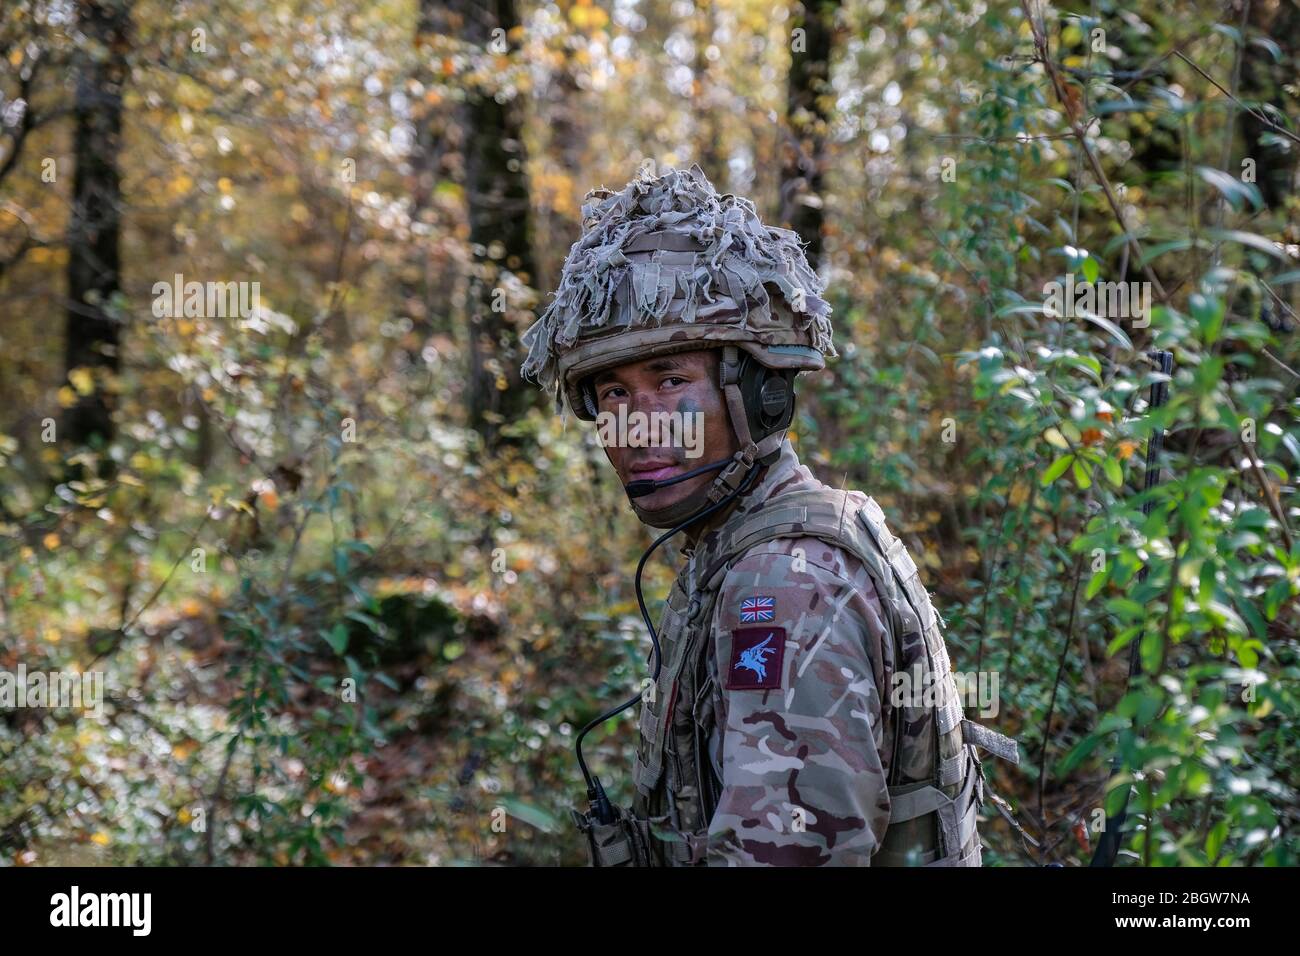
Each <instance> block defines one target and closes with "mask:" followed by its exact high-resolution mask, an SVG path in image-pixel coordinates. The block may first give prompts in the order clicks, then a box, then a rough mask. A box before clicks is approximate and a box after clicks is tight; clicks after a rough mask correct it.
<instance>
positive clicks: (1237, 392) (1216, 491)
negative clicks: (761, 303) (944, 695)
mask: <svg viewBox="0 0 1300 956" xmlns="http://www.w3.org/2000/svg"><path fill="white" fill-rule="evenodd" d="M0 64H2V66H0V311H2V314H3V321H2V322H0V575H2V577H3V579H2V580H0V669H3V670H7V671H11V672H12V671H15V670H16V669H17V668H18V666H19V665H20V664H21V665H23V666H25V667H26V669H27V670H28V671H29V672H30V671H36V670H43V671H56V670H62V671H67V670H73V671H77V670H81V671H92V670H102V671H103V672H105V674H106V677H107V682H108V688H109V696H108V698H107V699H106V700H105V702H104V714H103V717H102V718H100V719H94V718H92V717H89V716H87V715H86V714H84V713H82V712H80V711H78V710H74V709H44V710H43V709H38V708H30V707H29V708H17V709H12V710H6V711H3V712H0V865H10V864H16V865H39V864H55V863H96V862H103V863H177V864H181V863H184V864H200V863H219V864H234V863H280V864H284V863H335V864H348V863H367V864H373V863H419V864H426V863H437V864H467V865H483V864H489V863H501V864H514V865H518V864H542V865H548V864H557V863H563V864H579V863H582V862H584V861H585V855H584V851H583V848H582V846H581V844H580V842H579V840H578V839H577V838H576V835H575V833H574V832H573V830H572V828H571V824H570V822H569V821H568V818H567V807H568V806H570V805H574V804H578V803H580V802H581V798H582V789H581V786H580V781H579V777H578V774H577V770H576V766H575V764H574V761H573V758H572V751H571V744H572V737H573V733H574V729H575V727H580V726H581V725H582V724H583V723H585V722H586V721H587V720H589V719H591V718H592V717H593V716H594V715H595V714H597V713H598V712H599V710H600V709H602V708H604V707H606V706H609V705H610V704H611V703H612V702H614V701H616V700H620V699H623V698H624V697H626V696H627V695H628V694H629V692H630V691H631V689H633V688H634V687H635V686H636V685H637V683H638V681H639V679H640V677H641V676H642V671H643V668H644V660H645V653H646V649H647V638H646V637H645V635H644V633H643V627H642V624H641V622H640V620H639V617H638V614H637V611H636V602H635V597H634V594H633V590H632V570H633V567H634V561H635V559H636V557H637V556H638V555H639V554H640V552H641V551H642V550H643V549H644V547H645V545H646V544H647V543H648V541H649V537H648V534H649V533H648V531H647V530H646V529H645V528H643V527H642V526H641V525H640V524H639V523H638V522H637V521H636V520H635V518H634V517H633V515H632V514H631V512H630V510H629V509H628V507H627V504H626V498H625V497H624V495H623V494H622V492H621V489H620V488H619V486H618V484H617V482H616V481H615V480H614V477H613V475H612V473H611V472H610V470H609V469H608V467H607V465H606V463H605V459H604V455H603V452H602V451H601V449H600V447H599V445H598V443H597V442H596V440H595V435H594V431H593V430H592V429H591V428H590V427H588V426H584V425H582V424H581V423H579V422H576V421H574V420H572V419H569V420H567V421H566V420H565V419H564V418H563V417H561V416H557V415H555V413H554V406H553V403H552V401H551V399H550V397H548V396H545V395H542V394H540V393H538V391H537V390H536V389H535V388H533V387H531V386H530V385H528V384H527V383H522V382H520V380H519V376H518V366H519V363H520V361H521V358H522V356H521V355H520V352H519V349H518V347H517V340H518V336H519V334H520V332H521V331H522V330H523V329H524V328H526V327H527V325H528V324H529V323H530V322H531V321H532V320H533V318H534V316H535V314H536V313H537V312H538V311H539V309H540V307H542V306H543V305H544V302H545V301H546V297H547V296H548V295H549V293H550V291H551V290H553V289H554V287H555V283H556V280H557V278H558V273H559V268H560V265H561V263H562V262H563V259H564V256H565V254H566V252H567V250H568V248H569V246H570V244H571V243H572V242H573V241H574V240H576V239H577V238H578V235H579V231H580V218H581V213H580V206H581V202H582V197H583V195H584V193H585V192H586V191H587V190H588V189H591V188H594V187H597V186H600V185H606V186H609V187H611V188H615V189H617V188H621V187H622V186H623V184H624V183H626V182H627V181H628V180H629V179H631V178H632V177H633V176H635V175H636V174H637V172H638V171H639V170H641V169H646V170H647V171H650V172H655V171H657V170H659V169H662V168H663V167H664V166H668V165H671V166H689V165H690V164H691V163H692V162H698V163H699V164H700V165H701V167H702V168H703V169H704V170H705V172H706V173H707V174H708V176H709V177H710V179H711V180H712V181H713V182H714V184H715V185H716V186H717V187H718V189H719V191H722V192H734V193H738V194H742V195H745V196H748V197H750V198H751V199H752V200H753V201H754V202H755V204H756V205H757V207H758V210H759V213H760V215H761V216H762V217H763V219H764V221H765V222H767V223H769V224H774V225H784V226H787V227H789V228H794V229H797V230H798V231H799V232H800V234H801V235H802V236H803V237H804V238H805V240H806V241H807V242H808V254H809V257H810V259H811V260H812V261H814V264H815V265H816V266H817V267H818V268H819V270H820V272H821V274H822V275H823V276H824V278H825V279H826V281H827V283H828V287H829V288H828V295H827V298H828V299H829V300H830V301H831V303H832V305H833V306H834V309H835V313H834V315H833V317H832V318H833V321H834V324H835V327H836V337H837V343H838V345H839V349H840V352H841V357H840V358H839V359H838V360H837V361H834V362H833V363H832V364H831V367H830V368H829V369H828V370H827V371H826V372H823V373H819V374H818V375H816V376H812V377H807V378H804V379H801V388H800V397H799V409H798V417H797V420H796V424H795V427H794V430H793V441H794V442H795V445H796V447H797V449H798V450H799V452H800V454H801V456H802V457H803V460H804V462H805V463H806V464H808V465H809V466H810V467H813V468H814V469H815V470H816V471H817V472H818V474H819V475H820V476H821V477H822V478H823V479H824V480H826V481H827V482H828V483H830V484H833V485H835V486H837V487H838V486H840V484H841V483H845V482H846V483H847V484H848V485H849V486H850V487H858V488H861V489H863V490H865V491H866V492H868V493H869V494H872V495H874V496H875V497H876V498H877V499H878V500H879V501H880V502H881V504H882V506H884V507H885V510H886V512H887V514H888V515H889V518H890V520H891V523H892V524H893V526H894V528H895V530H896V531H897V532H898V533H900V534H901V535H902V536H903V537H904V538H905V540H906V541H907V543H908V546H909V549H910V550H911V551H912V553H913V554H914V555H916V556H917V558H918V561H922V559H923V572H922V577H923V580H924V581H925V582H926V584H927V586H928V587H929V588H930V590H931V591H932V593H934V595H935V602H936V605H937V606H938V608H939V609H940V611H941V613H942V614H943V615H944V617H945V618H946V621H947V630H946V636H947V640H948V642H949V648H950V653H951V655H952V657H953V661H954V666H955V667H956V668H957V669H958V670H973V669H977V668H978V669H982V670H985V671H996V672H997V673H998V675H999V678H1000V690H1001V699H1000V711H999V713H998V716H997V717H996V718H995V719H991V720H988V721H987V722H988V723H989V724H990V725H992V726H996V727H997V728H998V729H1000V730H1002V731H1004V732H1006V733H1009V734H1014V735H1017V736H1018V737H1019V738H1020V740H1021V742H1022V744H1023V748H1022V762H1021V765H1020V766H1019V767H1018V768H1007V767H1005V766H996V767H995V766H994V764H998V763H999V762H998V761H990V762H989V768H988V769H989V770H990V771H991V772H994V773H996V774H997V776H996V779H995V783H996V786H997V788H998V790H999V792H1001V793H1002V794H1004V795H1005V796H1006V797H1007V798H1008V799H1009V800H1010V802H1011V804H1012V805H1013V806H1014V807H1015V809H1016V812H1017V816H1018V818H1019V819H1020V821H1021V822H1022V824H1023V825H1024V827H1025V829H1026V831H1027V832H1028V833H1029V834H1030V835H1031V836H1032V837H1033V838H1034V839H1035V840H1036V841H1037V842H1038V843H1039V846H1038V847H1037V848H1035V847H1034V846H1033V845H1031V844H1030V843H1027V842H1026V841H1024V840H1022V839H1021V838H1020V837H1019V836H1018V835H1017V834H1016V833H1015V832H1014V831H1013V830H1012V829H1011V828H1010V827H1009V826H1008V825H1007V824H1006V823H1005V822H1003V821H1002V820H1001V819H1000V818H999V816H998V815H997V814H996V813H992V814H990V817H991V819H990V820H989V821H988V822H986V823H985V824H983V825H982V827H981V829H982V832H983V833H984V835H985V839H986V842H987V843H988V844H989V845H990V850H989V851H986V853H985V861H986V863H991V864H994V865H998V864H1001V865H1025V864H1030V863H1041V862H1047V861H1062V862H1065V863H1066V864H1067V865H1080V864H1083V863H1086V861H1087V859H1088V858H1089V856H1090V851H1091V848H1092V847H1093V846H1094V845H1095V842H1096V839H1097V835H1098V832H1099V829H1100V826H1101V821H1102V820H1103V819H1104V817H1103V814H1104V812H1105V810H1106V806H1107V801H1108V800H1109V802H1110V804H1111V807H1110V808H1111V810H1112V812H1113V809H1114V805H1115V804H1114V801H1115V800H1116V799H1117V798H1118V795H1119V794H1121V793H1122V790H1123V787H1124V786H1126V785H1127V784H1128V782H1130V781H1135V782H1136V789H1135V791H1134V796H1133V799H1132V801H1131V804H1130V818H1129V819H1130V822H1129V826H1130V828H1131V830H1132V832H1131V834H1130V835H1129V837H1128V839H1127V840H1126V842H1125V849H1124V852H1123V854H1122V855H1121V858H1120V862H1121V864H1124V865H1129V864H1143V865H1263V864H1295V863H1296V862H1297V855H1298V854H1300V831H1298V830H1297V825H1298V824H1300V819H1298V816H1300V809H1298V801H1297V798H1296V791H1297V786H1300V779H1298V777H1300V754H1298V753H1297V747H1298V745H1300V723H1298V722H1300V701H1298V700H1297V685H1296V677H1297V669H1298V662H1297V650H1298V648H1300V626H1298V625H1297V615H1296V596H1297V593H1300V545H1297V542H1296V535H1297V525H1298V522H1300V509H1298V508H1297V503H1296V496H1295V485H1296V481H1295V475H1296V473H1297V469H1300V440H1298V437H1300V436H1298V429H1297V419H1298V418H1300V399H1298V397H1297V396H1298V394H1300V393H1298V392H1297V384H1298V383H1300V373H1298V372H1297V368H1300V346H1298V345H1297V318H1296V309H1297V306H1298V304H1300V295H1297V289H1300V199H1298V198H1297V193H1296V182H1297V176H1298V175H1300V152H1298V150H1300V139H1298V138H1297V120H1298V119H1300V88H1298V86H1297V84H1298V83H1300V2H1298V0H1227V2H1220V3H1210V2H1199V0H1198V2H1182V3H1178V4H1176V5H1170V4H1161V3H1153V2H1148V3H1141V4H1137V5H1134V4H1130V3H1118V2H1115V0H1080V2H1078V3H1075V4H1061V3H1047V2H1042V0H1024V2H1023V3H1022V2H1010V0H990V2H983V0H934V2H929V0H926V2H923V0H889V2H887V0H844V2H826V3H821V4H817V3H813V2H811V0H808V2H806V3H805V4H804V5H802V6H801V5H799V4H798V3H786V2H782V0H672V2H667V0H665V2H650V0H556V2H529V0H481V2H472V0H448V2H442V3H440V2H435V0H376V2H373V3H368V4H341V3H333V2H326V0H294V2H287V0H286V2H275V0H222V2H220V3H218V2H215V0H193V2H189V0H179V2H162V0H5V3H4V4H3V9H2V10H0ZM178 276H181V277H183V278H182V279H177V278H176V277H178ZM1067 276H1073V277H1074V278H1073V281H1075V282H1078V283H1083V282H1085V281H1093V282H1097V281H1102V280H1109V281H1133V282H1143V283H1148V284H1149V285H1147V286H1146V288H1147V289H1148V290H1149V291H1150V292H1151V295H1152V299H1151V304H1152V308H1151V311H1150V315H1149V317H1148V318H1149V322H1144V321H1142V320H1141V318H1140V317H1139V318H1136V319H1135V318H1134V317H1133V316H1114V315H1110V316H1108V315H1106V314H1105V313H1104V312H1102V311H1101V310H1096V311H1095V312H1093V313H1089V314H1075V315H1062V314H1060V313H1059V310H1057V312H1056V314H1053V310H1052V309H1050V308H1047V307H1046V306H1045V295H1044V285H1045V283H1049V282H1052V281H1062V282H1063V281H1065V279H1066V277H1067ZM188 282H199V283H223V284H224V283H248V284H249V285H247V286H242V287H241V288H243V289H245V290H248V289H252V288H253V287H252V286H251V283H254V282H256V283H257V286H256V288H255V290H254V291H255V293H256V296H257V299H256V307H255V308H249V309H247V310H245V311H246V312H247V314H230V313H229V312H226V313H220V314H218V313H216V312H214V311H213V309H212V308H210V307H205V306H210V303H207V302H204V303H199V302H197V301H196V302H195V303H194V305H195V307H194V308H182V304H181V303H180V302H179V301H177V302H176V303H173V305H174V306H175V307H174V308H171V309H168V308H166V307H165V304H164V306H163V307H161V308H160V304H159V303H160V298H159V297H160V292H159V291H158V290H159V285H158V284H160V283H161V284H163V285H164V286H171V285H172V284H173V283H188ZM231 288H234V287H233V286H232V287H231ZM186 302H189V299H188V297H187V298H186ZM1153 348H1161V349H1168V350H1170V351H1172V352H1173V354H1174V358H1175V372H1174V374H1173V376H1172V381H1171V382H1170V383H1169V400H1168V402H1167V404H1165V405H1164V406H1163V407H1161V408H1159V409H1157V410H1153V409H1151V408H1150V407H1149V401H1148V395H1149V389H1150V386H1151V385H1152V383H1153V382H1154V381H1156V380H1157V379H1158V378H1159V376H1157V375H1156V374H1154V373H1153V370H1152V368H1151V366H1150V364H1149V363H1147V362H1146V361H1145V360H1144V355H1145V353H1146V352H1147V351H1148V350H1150V349H1153ZM1154 429H1165V430H1167V433H1168V435H1167V439H1166V455H1165V459H1164V461H1165V469H1164V471H1163V479H1164V480H1163V482H1162V484H1161V485H1160V486H1159V487H1158V488H1157V489H1155V490H1154V491H1150V492H1144V491H1143V490H1142V489H1143V467H1142V461H1143V455H1144V452H1145V447H1146V442H1147V439H1148V437H1149V436H1150V435H1151V434H1152V432H1153V430H1154ZM1144 503H1149V506H1150V507H1149V510H1150V514H1149V515H1145V514H1144V513H1143V509H1142V506H1143V504H1144ZM671 557H672V556H671V555H670V556H669V558H670V560H665V561H656V562H655V563H654V565H653V567H652V573H650V574H649V575H648V580H649V581H650V584H651V586H650V588H649V589H648V594H649V595H653V596H654V597H655V598H656V600H657V599H658V598H660V597H662V596H663V594H664V593H665V592H666V589H667V585H668V583H669V582H670V580H671V575H672V570H671ZM1143 566H1146V567H1147V569H1148V576H1147V577H1146V578H1145V579H1144V580H1139V577H1138V571H1139V569H1140V568H1141V567H1143ZM1134 640H1140V645H1139V647H1140V660H1141V663H1142V673H1141V675H1140V676H1139V677H1138V678H1136V679H1135V681H1134V682H1133V683H1132V685H1131V686H1130V687H1128V688H1127V690H1126V687H1125V677H1126V673H1127V666H1128V657H1129V651H1130V645H1131V643H1132V642H1133V641H1134ZM595 739H596V742H595V743H594V745H591V744H589V746H588V749H587V753H588V759H589V760H592V762H593V764H595V765H596V766H597V768H599V772H600V773H601V774H602V776H603V778H604V779H605V780H606V781H607V782H609V783H612V784H615V785H616V787H615V790H616V795H617V796H618V797H620V798H622V799H624V800H626V799H627V798H629V797H630V792H629V790H628V780H627V774H626V773H625V772H624V770H625V768H629V767H630V766H631V757H630V753H631V747H632V745H633V742H634V739H635V727H634V724H633V718H632V717H631V716H628V715H624V717H622V718H619V719H617V720H615V721H612V722H611V723H610V724H609V725H608V726H607V727H606V728H605V729H604V731H603V732H601V733H598V734H597V735H595ZM1117 751H1118V752H1119V753H1121V754H1122V757H1123V762H1124V773H1123V774H1122V775H1121V776H1119V777H1117V778H1116V782H1117V783H1118V784H1119V785H1120V788H1119V789H1114V790H1112V792H1111V795H1110V796H1109V797H1108V796H1107V789H1106V779H1107V769H1108V765H1109V761H1110V759H1111V758H1112V756H1113V755H1114V754H1115V753H1116V752H1117ZM988 810H991V807H989V808H986V812H987V811H988Z"/></svg>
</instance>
